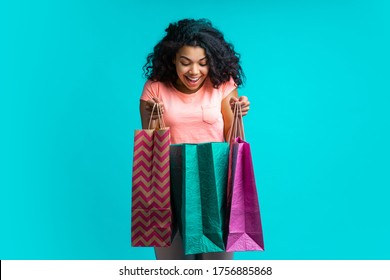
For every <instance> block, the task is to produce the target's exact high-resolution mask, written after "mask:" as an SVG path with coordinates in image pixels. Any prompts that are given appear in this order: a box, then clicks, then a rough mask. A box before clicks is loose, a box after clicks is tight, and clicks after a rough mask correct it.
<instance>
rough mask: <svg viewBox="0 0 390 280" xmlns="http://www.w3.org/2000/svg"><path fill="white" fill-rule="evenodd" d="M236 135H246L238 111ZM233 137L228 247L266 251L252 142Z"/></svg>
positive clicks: (229, 180)
mask: <svg viewBox="0 0 390 280" xmlns="http://www.w3.org/2000/svg"><path fill="white" fill-rule="evenodd" d="M232 127H233V128H232V130H233V129H234V130H237V132H238V133H235V132H233V134H232V135H233V136H234V135H237V134H241V137H243V125H242V116H238V114H237V112H235V124H234V125H233V126H232ZM241 137H235V138H234V139H233V140H231V141H230V142H231V146H230V157H229V175H228V189H227V195H228V197H227V199H228V211H227V213H228V234H227V241H226V251H227V252H235V251H257V250H260V251H263V250H264V240H263V230H262V225H261V217H260V206H259V201H258V195H257V188H256V181H255V174H254V170H253V163H252V155H251V150H250V145H249V143H247V142H245V141H244V140H242V139H241Z"/></svg>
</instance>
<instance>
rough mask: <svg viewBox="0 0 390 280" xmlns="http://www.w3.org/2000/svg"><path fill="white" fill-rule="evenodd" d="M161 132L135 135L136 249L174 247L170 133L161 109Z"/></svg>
mask: <svg viewBox="0 0 390 280" xmlns="http://www.w3.org/2000/svg"><path fill="white" fill-rule="evenodd" d="M154 110H157V113H158V116H159V118H158V127H159V128H158V129H151V120H152V117H151V118H150V122H149V127H148V129H141V130H136V131H135V132H134V156H133V176H132V207H131V210H132V215H131V244H132V246H134V247H149V246H153V247H167V246H170V245H171V236H172V210H171V201H170V167H169V146H170V132H169V128H168V127H165V123H164V120H163V118H162V115H161V108H160V106H159V105H158V104H155V106H154V107H153V110H152V115H153V112H154Z"/></svg>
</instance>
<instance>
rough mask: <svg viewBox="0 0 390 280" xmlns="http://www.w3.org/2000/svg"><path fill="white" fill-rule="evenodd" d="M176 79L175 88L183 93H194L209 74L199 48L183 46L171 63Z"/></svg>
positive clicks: (201, 50) (204, 56)
mask: <svg viewBox="0 0 390 280" xmlns="http://www.w3.org/2000/svg"><path fill="white" fill-rule="evenodd" d="M173 63H174V64H175V66H176V73H177V76H178V79H177V81H176V87H177V89H178V90H180V91H181V92H184V93H194V92H196V91H197V90H198V89H199V88H200V87H201V86H202V85H203V83H204V81H205V79H206V78H207V74H208V72H209V66H208V62H207V58H206V53H205V50H204V49H203V48H201V47H191V46H183V47H182V48H180V49H179V50H178V52H177V53H176V57H175V59H174V61H173Z"/></svg>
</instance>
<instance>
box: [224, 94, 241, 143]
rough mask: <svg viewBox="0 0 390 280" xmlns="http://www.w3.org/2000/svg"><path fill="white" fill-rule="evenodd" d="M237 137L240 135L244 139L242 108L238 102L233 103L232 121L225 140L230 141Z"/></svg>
mask: <svg viewBox="0 0 390 280" xmlns="http://www.w3.org/2000/svg"><path fill="white" fill-rule="evenodd" d="M237 137H240V138H241V139H242V140H245V131H244V122H243V120H242V109H241V106H240V104H239V103H238V102H236V103H234V109H233V121H232V125H231V127H230V131H229V134H228V138H227V140H228V141H229V142H230V143H231V142H233V141H234V139H236V138H237Z"/></svg>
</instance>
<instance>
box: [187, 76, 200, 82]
mask: <svg viewBox="0 0 390 280" xmlns="http://www.w3.org/2000/svg"><path fill="white" fill-rule="evenodd" d="M187 79H188V80H190V81H191V82H197V81H198V80H199V79H200V77H199V78H195V79H193V78H190V77H187Z"/></svg>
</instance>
